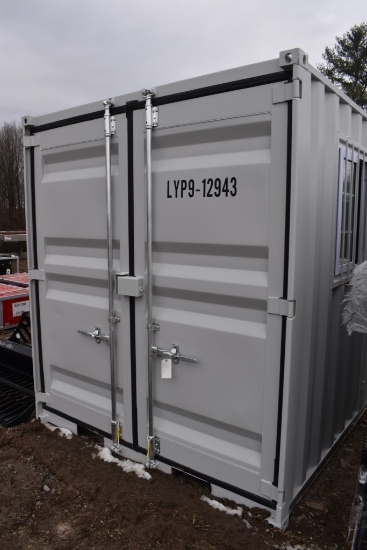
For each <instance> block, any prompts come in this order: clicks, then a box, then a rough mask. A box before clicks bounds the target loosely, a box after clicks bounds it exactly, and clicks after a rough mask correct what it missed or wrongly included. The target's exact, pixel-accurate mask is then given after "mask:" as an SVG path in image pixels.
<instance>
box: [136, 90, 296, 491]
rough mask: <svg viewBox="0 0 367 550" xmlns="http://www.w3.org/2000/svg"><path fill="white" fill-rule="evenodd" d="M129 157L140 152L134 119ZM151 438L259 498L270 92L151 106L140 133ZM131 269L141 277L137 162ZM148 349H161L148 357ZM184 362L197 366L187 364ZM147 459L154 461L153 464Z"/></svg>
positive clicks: (269, 365)
mask: <svg viewBox="0 0 367 550" xmlns="http://www.w3.org/2000/svg"><path fill="white" fill-rule="evenodd" d="M134 117H135V123H134V128H135V134H134V135H135V138H134V151H135V155H136V157H135V158H136V159H137V158H138V156H140V158H143V155H144V152H143V151H144V113H143V112H142V111H140V112H139V111H138V112H136V113H134ZM152 148H153V151H152V168H153V195H154V199H153V219H154V222H153V239H154V244H153V273H154V286H153V313H154V322H155V323H156V324H158V325H159V330H158V331H157V332H155V336H154V340H155V346H156V347H157V348H158V349H160V350H172V349H173V350H174V349H176V350H179V353H180V354H181V355H182V356H186V358H189V359H185V358H181V359H180V360H179V362H177V363H174V362H173V363H172V365H171V366H170V364H169V361H168V362H167V361H166V360H165V358H164V356H157V358H156V359H155V370H154V381H153V384H154V432H155V434H156V435H157V437H158V438H159V443H160V456H161V457H164V459H166V460H168V461H171V462H172V463H175V464H177V465H183V466H185V467H186V468H191V469H192V470H195V471H196V472H198V473H202V474H205V475H207V476H210V477H211V478H213V479H214V480H218V481H219V482H220V483H221V484H222V485H223V486H224V484H229V485H231V486H233V487H237V488H241V489H243V490H244V491H247V492H251V493H252V494H256V495H261V496H263V497H265V498H270V496H271V483H272V481H273V479H274V460H275V456H276V437H277V415H278V396H279V377H280V355H281V349H280V347H281V346H280V342H281V330H282V328H281V327H282V318H281V316H279V315H274V314H271V313H268V304H269V299H270V302H272V301H273V299H274V298H276V297H281V296H282V292H283V269H284V235H285V204H286V162H287V151H286V149H287V106H286V104H285V103H283V104H277V105H273V104H272V90H271V86H270V85H267V86H261V87H257V88H253V89H248V90H241V91H236V92H230V93H227V94H219V95H217V96H211V97H203V98H199V99H194V100H189V101H183V102H180V103H177V104H170V105H163V106H160V107H159V125H158V127H157V128H155V129H154V130H153V137H152ZM135 180H136V181H139V182H141V185H140V186H139V188H138V187H137V186H136V197H135V236H136V252H135V257H136V267H137V271H138V272H140V273H143V272H144V269H145V265H146V264H145V261H146V260H145V231H144V228H145V225H144V224H145V219H146V211H145V195H144V188H143V185H142V182H143V181H144V173H143V171H142V168H141V167H140V166H137V167H136V168H135ZM145 316H146V304H145V303H144V299H142V300H141V301H139V302H137V305H136V328H137V402H138V420H139V422H138V427H139V444H140V445H141V446H144V447H145V446H146V436H147V390H146V388H147V380H146V364H147V345H146V333H147V328H146V317H145ZM158 355H159V354H158ZM190 358H194V359H196V360H197V363H193V362H190ZM156 458H157V459H158V460H159V455H158V456H157V457H156Z"/></svg>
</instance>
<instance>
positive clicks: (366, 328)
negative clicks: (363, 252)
mask: <svg viewBox="0 0 367 550" xmlns="http://www.w3.org/2000/svg"><path fill="white" fill-rule="evenodd" d="M350 287H351V289H350V291H349V292H348V294H347V296H346V297H345V300H344V309H343V325H345V326H346V329H347V331H348V334H349V335H350V334H352V332H366V333H367V261H366V262H363V264H361V265H359V266H358V267H356V268H355V270H354V273H353V277H352V280H351V282H350Z"/></svg>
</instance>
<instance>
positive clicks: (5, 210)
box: [0, 122, 25, 231]
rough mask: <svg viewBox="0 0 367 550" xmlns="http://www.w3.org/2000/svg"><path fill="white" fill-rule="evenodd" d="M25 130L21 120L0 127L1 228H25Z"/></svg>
mask: <svg viewBox="0 0 367 550" xmlns="http://www.w3.org/2000/svg"><path fill="white" fill-rule="evenodd" d="M23 177H24V168H23V132H22V127H21V125H20V124H17V123H16V122H5V123H4V125H3V126H2V127H1V128H0V231H21V230H25V199H24V183H23Z"/></svg>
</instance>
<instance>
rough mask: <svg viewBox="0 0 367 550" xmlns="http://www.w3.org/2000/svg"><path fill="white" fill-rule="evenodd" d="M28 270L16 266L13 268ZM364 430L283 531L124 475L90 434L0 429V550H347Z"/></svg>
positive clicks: (191, 486) (253, 513)
mask: <svg viewBox="0 0 367 550" xmlns="http://www.w3.org/2000/svg"><path fill="white" fill-rule="evenodd" d="M26 269H27V266H26V262H21V269H20V271H25V270H26ZM10 333H11V332H10ZM6 335H7V334H6V333H5V334H4V333H3V334H2V335H1V337H2V338H3V337H6ZM366 428H367V413H366V414H365V415H364V416H363V417H362V419H361V420H360V422H359V423H358V424H357V425H356V426H355V428H354V429H353V430H352V431H351V432H350V433H349V435H348V436H347V437H346V438H345V440H344V441H343V443H342V445H341V446H340V447H339V448H338V450H337V451H336V452H335V454H334V455H333V456H332V457H331V459H330V460H329V461H328V462H327V463H326V465H325V466H324V468H323V470H322V472H321V473H320V474H319V476H318V477H317V479H316V480H315V481H314V483H313V484H312V485H311V486H310V487H309V489H308V490H307V492H306V493H305V494H304V496H303V498H302V500H300V502H299V503H298V505H297V506H296V507H295V509H294V510H293V513H292V515H291V519H290V524H289V528H288V529H287V530H286V531H285V532H281V531H279V530H277V529H274V528H273V527H272V526H271V525H269V523H268V522H267V520H266V517H267V515H268V514H267V512H265V511H264V510H259V509H256V508H252V509H251V510H250V509H247V508H245V507H244V506H241V508H242V515H241V517H239V516H238V515H227V514H226V513H224V512H222V511H219V510H216V509H213V508H212V507H211V506H209V504H208V503H207V502H205V501H203V500H201V497H202V496H207V497H209V498H211V495H210V493H209V489H208V487H206V486H202V485H199V484H198V483H194V482H193V481H189V480H187V479H182V478H179V477H175V476H173V475H166V474H163V473H161V472H159V471H156V470H155V471H150V473H151V475H152V479H150V480H149V481H147V480H145V479H140V478H138V477H137V476H136V475H135V473H133V472H132V473H125V472H124V471H123V470H122V469H121V468H119V467H118V466H117V465H116V464H114V463H106V462H105V461H103V460H101V459H100V458H99V457H98V456H97V455H98V452H99V449H98V448H97V447H96V445H100V444H101V441H100V440H99V438H98V437H97V436H95V437H91V436H90V435H89V436H79V437H77V436H73V437H72V438H71V439H66V438H65V437H62V436H61V434H60V431H59V430H55V431H51V430H49V429H48V428H46V427H45V426H43V425H41V424H40V423H39V422H38V421H37V420H33V421H30V422H28V423H26V424H23V425H21V426H18V427H15V428H8V429H6V428H3V427H0V549H1V550H78V549H80V550H82V549H83V550H84V549H85V550H86V549H88V550H117V549H118V550H125V549H126V550H130V549H131V550H144V549H152V548H154V549H162V550H176V549H177V550H179V549H198V550H209V549H218V550H225V549H228V550H232V549H233V550H235V549H241V550H245V549H246V550H262V549H275V548H278V549H288V550H304V549H307V550H321V549H322V550H337V549H338V550H346V549H348V550H349V549H350V547H351V543H350V541H349V542H347V540H346V539H347V536H348V524H349V518H350V512H351V506H352V501H353V496H354V492H355V488H356V483H357V474H358V468H359V463H360V457H361V452H362V446H363V440H364V436H365V432H366ZM213 498H214V497H213ZM215 500H218V499H215ZM221 502H222V503H223V504H225V506H227V507H229V508H231V509H233V510H237V504H235V503H234V502H229V501H221Z"/></svg>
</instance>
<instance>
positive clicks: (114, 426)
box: [103, 99, 120, 448]
mask: <svg viewBox="0 0 367 550" xmlns="http://www.w3.org/2000/svg"><path fill="white" fill-rule="evenodd" d="M114 104H115V102H114V100H113V99H106V100H105V101H104V102H103V105H104V109H105V113H104V126H105V140H106V183H107V186H106V188H107V269H108V325H109V343H110V374H111V436H112V444H113V446H114V447H115V448H118V447H119V445H120V426H119V422H118V420H117V415H116V372H115V337H114V327H115V323H117V321H119V318H118V317H117V316H116V315H115V312H114V295H113V293H114V274H113V242H112V180H111V136H112V135H114V133H115V132H114V131H113V130H112V129H111V122H112V120H111V119H112V118H113V117H111V113H110V107H111V106H113V105H114Z"/></svg>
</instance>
